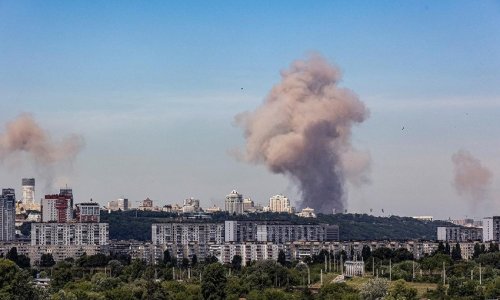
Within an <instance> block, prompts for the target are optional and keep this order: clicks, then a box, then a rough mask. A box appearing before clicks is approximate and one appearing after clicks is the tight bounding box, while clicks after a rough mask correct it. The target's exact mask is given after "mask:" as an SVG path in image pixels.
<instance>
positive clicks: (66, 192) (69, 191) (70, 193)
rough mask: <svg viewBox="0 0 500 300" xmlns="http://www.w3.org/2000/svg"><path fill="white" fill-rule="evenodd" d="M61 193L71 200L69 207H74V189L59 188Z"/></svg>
mask: <svg viewBox="0 0 500 300" xmlns="http://www.w3.org/2000/svg"><path fill="white" fill-rule="evenodd" d="M59 195H60V196H64V197H66V199H68V200H69V207H70V208H71V209H73V204H74V199H73V189H71V188H68V187H66V188H63V189H60V190H59Z"/></svg>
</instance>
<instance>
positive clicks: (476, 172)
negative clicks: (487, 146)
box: [451, 150, 493, 206]
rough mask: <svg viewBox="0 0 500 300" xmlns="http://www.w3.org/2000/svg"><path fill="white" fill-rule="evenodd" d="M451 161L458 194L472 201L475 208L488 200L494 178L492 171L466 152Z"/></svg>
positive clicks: (453, 157)
mask: <svg viewBox="0 0 500 300" xmlns="http://www.w3.org/2000/svg"><path fill="white" fill-rule="evenodd" d="M451 160H452V162H453V165H454V169H455V170H454V171H455V177H454V180H453V185H454V187H455V190H456V191H457V193H458V194H459V195H460V196H462V197H464V198H465V199H467V200H469V201H471V204H473V206H475V205H477V204H479V203H481V202H483V201H484V200H486V199H487V198H488V196H489V193H490V187H491V182H492V178H493V174H492V173H491V171H490V170H489V169H488V168H486V167H485V166H483V165H482V164H481V161H479V159H477V158H475V157H474V156H472V154H471V153H470V152H468V151H466V150H459V151H458V152H457V153H455V154H453V156H452V157H451Z"/></svg>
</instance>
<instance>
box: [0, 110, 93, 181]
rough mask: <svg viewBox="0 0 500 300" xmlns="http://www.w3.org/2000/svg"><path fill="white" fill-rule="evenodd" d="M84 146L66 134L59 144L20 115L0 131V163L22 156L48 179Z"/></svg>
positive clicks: (27, 117) (28, 118) (28, 119)
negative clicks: (56, 167) (54, 170)
mask: <svg viewBox="0 0 500 300" xmlns="http://www.w3.org/2000/svg"><path fill="white" fill-rule="evenodd" d="M83 145H84V140H83V137H81V136H80V135H75V134H73V135H69V136H66V137H64V138H63V139H62V140H61V141H60V142H55V141H53V140H52V139H51V137H50V134H49V133H48V132H47V131H46V130H44V129H42V128H41V127H40V126H39V125H38V124H37V123H36V121H35V120H34V118H33V117H32V116H31V115H30V114H22V115H20V116H19V117H17V118H16V119H14V120H13V121H10V122H8V123H7V124H6V125H5V131H4V132H0V162H4V161H5V160H8V159H10V158H14V157H16V156H17V155H20V154H22V153H25V154H26V155H27V156H28V157H29V158H30V159H32V160H33V162H34V164H35V166H36V167H37V168H38V170H39V171H40V173H41V174H42V175H44V176H45V177H46V180H48V181H51V180H52V178H51V177H52V175H53V174H52V171H53V167H55V166H56V165H57V164H59V163H62V162H71V161H73V160H74V159H75V158H76V156H77V155H78V153H79V152H80V151H81V149H82V148H83Z"/></svg>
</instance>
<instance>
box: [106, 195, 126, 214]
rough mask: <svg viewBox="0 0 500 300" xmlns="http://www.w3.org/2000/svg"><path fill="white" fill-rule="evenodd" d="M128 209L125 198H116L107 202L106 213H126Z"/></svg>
mask: <svg viewBox="0 0 500 300" xmlns="http://www.w3.org/2000/svg"><path fill="white" fill-rule="evenodd" d="M128 209H129V206H128V199H127V198H118V199H116V200H112V201H109V202H108V211H109V212H112V211H119V210H121V211H126V210H128Z"/></svg>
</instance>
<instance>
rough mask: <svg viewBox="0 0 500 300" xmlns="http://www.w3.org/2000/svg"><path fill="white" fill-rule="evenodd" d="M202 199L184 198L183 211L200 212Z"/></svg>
mask: <svg viewBox="0 0 500 300" xmlns="http://www.w3.org/2000/svg"><path fill="white" fill-rule="evenodd" d="M200 211H201V209H200V200H198V199H195V198H193V197H191V198H187V199H184V205H183V206H182V213H184V214H186V213H196V212H200Z"/></svg>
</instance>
